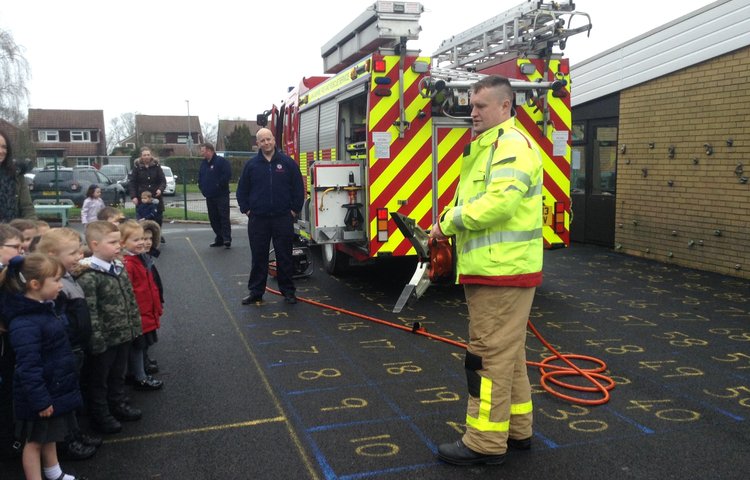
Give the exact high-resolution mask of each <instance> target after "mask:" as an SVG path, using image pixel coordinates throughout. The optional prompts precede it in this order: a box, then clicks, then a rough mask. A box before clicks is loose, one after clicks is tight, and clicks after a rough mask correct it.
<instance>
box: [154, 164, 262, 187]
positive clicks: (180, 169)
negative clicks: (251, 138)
mask: <svg viewBox="0 0 750 480" xmlns="http://www.w3.org/2000/svg"><path fill="white" fill-rule="evenodd" d="M249 159H250V157H231V158H229V159H227V160H228V161H229V164H230V165H231V166H232V180H231V181H232V182H233V183H236V182H237V180H239V178H240V174H242V168H243V167H244V166H245V162H247V161H248V160H249ZM202 161H203V158H202V157H168V158H165V159H163V160H160V162H161V163H162V164H163V165H166V166H168V167H170V168H171V169H172V172H173V173H174V174H175V175H177V184H178V185H182V184H183V182H185V181H186V182H187V183H188V184H191V183H198V171H199V170H200V167H201V162H202ZM178 191H182V190H181V189H180V188H179V187H178ZM188 191H190V190H188Z"/></svg>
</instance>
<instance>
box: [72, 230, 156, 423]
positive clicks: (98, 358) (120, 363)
mask: <svg viewBox="0 0 750 480" xmlns="http://www.w3.org/2000/svg"><path fill="white" fill-rule="evenodd" d="M86 243H87V244H88V247H89V249H90V250H91V257H88V258H84V259H83V260H81V265H82V266H83V267H84V268H83V269H82V270H81V272H80V274H79V275H78V276H77V277H76V280H77V281H78V284H79V285H80V286H81V288H82V289H83V293H84V295H85V297H86V302H87V303H88V306H89V314H90V316H91V356H90V360H91V361H90V369H89V378H88V382H89V387H88V395H87V399H88V402H89V413H90V420H91V426H92V427H93V428H94V429H95V430H97V431H98V432H101V433H118V432H120V431H121V430H122V424H121V423H120V422H121V421H135V420H140V418H141V415H142V414H141V411H140V410H139V409H137V408H134V407H132V406H130V405H129V404H128V402H127V399H126V395H125V390H124V382H125V370H126V368H127V363H128V352H129V351H130V343H131V342H132V341H133V339H134V338H136V337H138V336H140V335H141V316H140V313H139V312H138V303H137V302H136V300H135V294H134V293H133V286H132V285H131V283H130V279H129V278H128V274H127V272H125V269H124V267H123V265H122V262H121V261H120V260H118V258H117V257H118V255H119V254H120V230H119V229H118V228H117V226H116V225H115V224H113V223H110V222H106V221H102V220H97V221H95V222H91V223H89V224H88V225H86Z"/></svg>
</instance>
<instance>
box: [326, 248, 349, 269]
mask: <svg viewBox="0 0 750 480" xmlns="http://www.w3.org/2000/svg"><path fill="white" fill-rule="evenodd" d="M321 257H323V267H324V268H325V269H326V272H328V273H329V274H331V275H341V274H342V273H344V272H345V271H346V269H347V267H348V266H349V256H348V255H347V254H345V253H343V252H341V251H339V250H338V249H337V248H336V246H335V245H333V244H331V243H324V244H323V246H322V249H321Z"/></svg>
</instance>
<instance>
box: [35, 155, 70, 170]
mask: <svg viewBox="0 0 750 480" xmlns="http://www.w3.org/2000/svg"><path fill="white" fill-rule="evenodd" d="M55 163H57V166H58V167H64V166H65V165H64V164H63V159H62V158H59V157H58V158H55V157H36V166H37V167H42V168H45V167H54V166H55Z"/></svg>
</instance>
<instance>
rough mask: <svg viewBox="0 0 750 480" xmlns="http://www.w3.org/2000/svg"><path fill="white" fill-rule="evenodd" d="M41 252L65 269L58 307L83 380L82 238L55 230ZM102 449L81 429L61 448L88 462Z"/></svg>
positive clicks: (87, 335)
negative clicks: (78, 279)
mask: <svg viewBox="0 0 750 480" xmlns="http://www.w3.org/2000/svg"><path fill="white" fill-rule="evenodd" d="M37 252H39V253H43V254H46V255H49V256H51V257H55V258H57V259H58V260H60V262H61V263H62V264H63V267H64V268H65V274H64V275H63V277H62V284H63V289H62V290H61V291H60V294H59V295H58V296H57V298H56V299H55V304H56V305H57V307H58V308H59V309H61V310H62V311H63V312H65V316H66V318H67V319H68V323H67V328H66V331H67V333H68V339H69V340H70V345H71V348H72V349H73V354H74V355H75V357H76V369H77V370H76V373H77V374H78V376H79V378H80V377H81V371H82V368H83V363H84V358H85V355H86V352H88V351H89V350H90V347H89V343H90V339H91V316H90V314H89V306H88V304H87V303H86V297H85V296H84V294H83V289H82V288H81V286H80V285H79V284H78V282H76V280H75V278H73V275H72V274H71V272H75V271H77V269H78V262H79V260H81V258H82V257H83V251H82V249H81V236H80V235H79V234H78V232H77V231H75V230H73V229H72V228H67V227H64V228H54V229H52V230H50V231H49V232H47V233H45V234H44V235H42V238H41V240H40V241H39V244H38V245H37ZM101 445H102V439H101V438H99V437H96V436H93V435H88V434H85V433H83V432H82V431H81V430H80V429H77V430H73V431H71V432H69V434H68V436H67V437H65V441H64V442H61V443H59V444H58V446H57V447H58V454H59V455H60V456H61V457H63V458H64V459H70V460H84V459H86V458H90V457H92V456H93V455H94V454H95V453H96V450H97V448H99V447H100V446H101Z"/></svg>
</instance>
